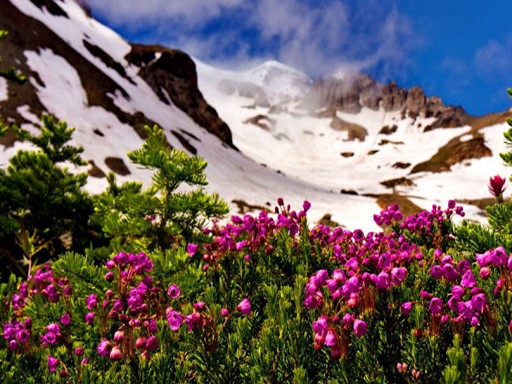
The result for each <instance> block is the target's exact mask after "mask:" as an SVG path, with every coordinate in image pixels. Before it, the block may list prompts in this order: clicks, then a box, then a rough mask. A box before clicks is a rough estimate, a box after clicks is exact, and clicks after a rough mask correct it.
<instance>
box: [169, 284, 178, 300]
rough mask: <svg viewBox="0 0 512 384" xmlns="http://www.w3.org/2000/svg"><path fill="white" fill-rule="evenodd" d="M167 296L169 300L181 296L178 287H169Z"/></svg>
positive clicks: (172, 285)
mask: <svg viewBox="0 0 512 384" xmlns="http://www.w3.org/2000/svg"><path fill="white" fill-rule="evenodd" d="M167 294H168V295H169V297H170V298H171V299H177V298H178V297H180V295H181V290H180V287H178V286H177V285H176V284H171V285H169V288H168V289H167Z"/></svg>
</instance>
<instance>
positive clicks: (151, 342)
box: [146, 336, 158, 351]
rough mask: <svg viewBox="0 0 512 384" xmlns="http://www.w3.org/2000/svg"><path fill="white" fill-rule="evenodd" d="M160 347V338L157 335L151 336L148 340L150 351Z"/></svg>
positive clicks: (147, 347) (147, 346)
mask: <svg viewBox="0 0 512 384" xmlns="http://www.w3.org/2000/svg"><path fill="white" fill-rule="evenodd" d="M157 348H158V339H157V338H156V336H149V337H148V338H147V340H146V349H147V350H148V351H154V350H155V349H157Z"/></svg>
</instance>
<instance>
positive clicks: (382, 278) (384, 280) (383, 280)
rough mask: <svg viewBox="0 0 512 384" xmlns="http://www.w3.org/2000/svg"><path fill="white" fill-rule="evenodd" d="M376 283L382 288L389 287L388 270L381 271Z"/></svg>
mask: <svg viewBox="0 0 512 384" xmlns="http://www.w3.org/2000/svg"><path fill="white" fill-rule="evenodd" d="M375 285H376V286H377V287H378V288H380V289H387V288H389V275H388V274H387V273H386V272H381V273H379V274H378V275H377V277H376V278H375Z"/></svg>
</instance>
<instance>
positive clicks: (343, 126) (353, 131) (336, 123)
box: [329, 116, 368, 141]
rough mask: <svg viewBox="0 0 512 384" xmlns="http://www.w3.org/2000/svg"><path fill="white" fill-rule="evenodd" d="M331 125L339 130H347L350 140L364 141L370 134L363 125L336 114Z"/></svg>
mask: <svg viewBox="0 0 512 384" xmlns="http://www.w3.org/2000/svg"><path fill="white" fill-rule="evenodd" d="M329 126H330V127H331V128H333V129H335V130H337V131H347V132H348V139H347V140H348V141H354V140H359V141H364V139H365V138H366V136H368V131H367V130H366V128H364V127H363V126H361V125H358V124H353V123H349V122H348V121H345V120H342V119H340V118H339V117H338V116H334V117H333V119H332V121H331V124H329Z"/></svg>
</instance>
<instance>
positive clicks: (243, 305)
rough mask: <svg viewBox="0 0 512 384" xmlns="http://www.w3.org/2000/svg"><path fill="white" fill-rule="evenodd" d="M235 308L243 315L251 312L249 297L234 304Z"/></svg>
mask: <svg viewBox="0 0 512 384" xmlns="http://www.w3.org/2000/svg"><path fill="white" fill-rule="evenodd" d="M236 309H237V310H238V311H239V312H241V313H242V314H244V315H248V314H249V313H251V303H250V302H249V299H247V298H245V299H243V300H242V301H241V302H240V304H238V305H237V306H236Z"/></svg>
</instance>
